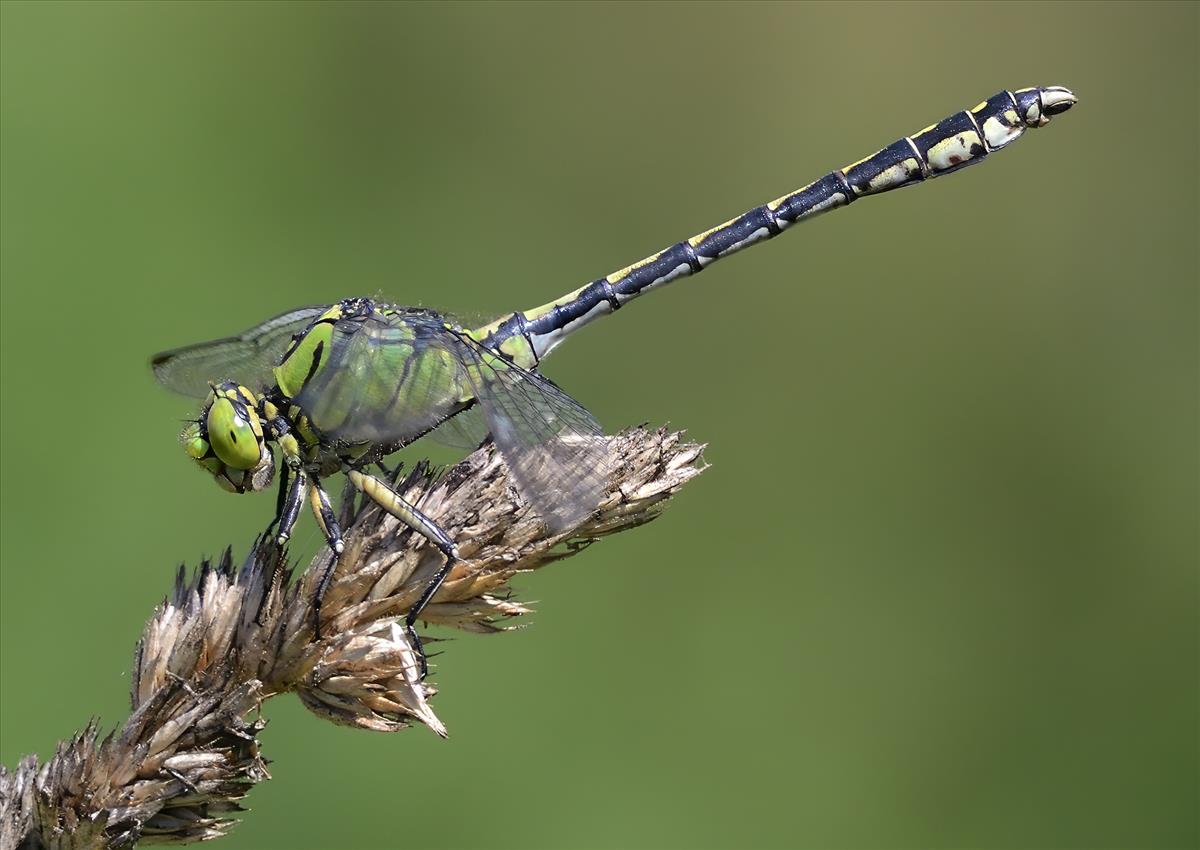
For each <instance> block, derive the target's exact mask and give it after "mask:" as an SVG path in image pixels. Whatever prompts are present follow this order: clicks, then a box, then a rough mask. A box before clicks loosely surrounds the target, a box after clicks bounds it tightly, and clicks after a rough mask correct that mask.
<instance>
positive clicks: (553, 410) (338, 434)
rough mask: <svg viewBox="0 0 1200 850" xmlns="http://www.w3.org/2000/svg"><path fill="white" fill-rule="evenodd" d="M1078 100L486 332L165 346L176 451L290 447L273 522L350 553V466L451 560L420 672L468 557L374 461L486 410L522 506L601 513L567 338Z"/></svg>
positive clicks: (992, 120)
mask: <svg viewBox="0 0 1200 850" xmlns="http://www.w3.org/2000/svg"><path fill="white" fill-rule="evenodd" d="M1075 103H1076V97H1075V95H1074V93H1073V92H1071V91H1070V90H1069V89H1067V88H1064V87H1062V86H1046V87H1040V88H1026V89H1019V90H1016V91H1011V92H1010V91H1001V92H999V93H997V94H995V95H993V96H992V97H990V98H988V99H987V100H985V101H983V102H982V103H980V104H978V105H977V106H975V107H973V108H971V109H968V110H963V111H961V112H956V113H954V114H953V115H951V116H949V117H948V118H945V119H944V120H942V121H939V122H938V123H936V124H933V125H930V126H929V127H926V128H925V129H924V130H921V131H920V132H918V133H916V134H915V135H912V136H905V137H903V138H901V139H900V140H898V141H896V142H894V143H892V144H890V145H888V146H887V147H885V148H883V149H882V150H880V151H878V152H876V153H874V154H872V155H871V156H868V157H866V158H865V159H861V160H859V161H857V162H854V163H852V164H851V165H847V166H846V167H845V168H841V169H838V170H836V171H832V172H830V173H829V174H826V175H825V176H824V177H822V178H820V179H819V180H817V181H815V182H813V183H810V184H808V185H807V186H804V187H803V188H801V189H798V190H796V191H793V192H790V193H788V194H786V195H782V196H781V197H778V198H776V199H775V200H773V201H770V202H768V203H766V204H762V205H761V206H757V207H754V208H753V209H751V210H750V211H748V212H746V213H743V214H742V215H740V216H738V217H736V218H733V219H730V220H729V221H727V222H725V223H724V224H720V225H717V226H716V227H713V228H710V229H708V230H705V231H703V232H701V233H699V234H697V235H695V236H692V237H691V238H689V239H684V240H683V241H680V242H676V243H675V244H673V245H671V246H669V247H667V248H665V249H664V250H662V251H659V252H658V253H656V254H653V255H651V256H649V257H646V258H645V259H643V260H640V261H638V262H636V263H633V264H632V265H629V266H626V267H624V268H622V269H620V270H618V271H615V272H613V273H612V274H609V275H607V276H605V277H602V278H598V279H596V280H593V281H591V282H590V283H588V284H586V285H584V286H582V287H580V288H578V289H575V290H574V291H572V292H569V293H568V294H566V295H564V296H562V297H560V298H558V299H556V300H554V301H551V302H548V303H546V304H543V305H541V306H539V307H534V308H533V309H530V310H521V311H517V312H514V313H511V314H506V315H503V316H501V317H500V318H499V319H497V320H495V321H493V322H491V323H489V324H486V325H483V326H480V327H465V326H463V325H462V324H461V323H459V322H456V321H455V320H453V319H452V318H450V317H448V316H445V315H443V314H441V313H438V312H437V311H434V310H430V309H426V308H419V307H403V306H397V305H393V304H388V303H383V302H381V301H378V300H374V299H371V298H365V297H356V298H347V299H345V300H342V301H339V302H338V303H336V304H333V305H320V306H312V307H302V308H299V309H295V310H290V311H288V312H286V313H283V314H281V315H278V316H275V317H274V318H271V319H268V320H267V321H265V322H263V323H261V324H259V325H256V326H255V327H253V328H250V329H249V330H247V331H245V332H243V333H240V334H238V335H236V336H232V337H226V338H223V339H217V340H213V341H211V342H203V343H199V344H196V345H189V346H185V347H183V348H177V349H173V350H171V351H165V352H162V353H160V354H157V355H155V356H154V357H153V359H152V361H151V368H152V370H153V372H154V375H155V377H156V378H157V380H158V381H159V383H161V384H162V385H163V386H165V387H167V388H168V389H171V390H174V391H176V392H179V393H182V394H184V395H188V396H193V397H196V398H199V399H203V403H202V406H201V409H200V414H199V416H198V417H197V418H196V419H194V420H189V421H188V422H187V424H186V426H185V427H184V429H183V432H182V434H181V435H180V441H181V443H182V444H183V448H184V449H185V451H186V452H187V454H188V455H189V456H190V457H191V458H192V459H193V460H194V461H195V462H196V463H197V464H199V466H200V467H201V468H203V469H204V470H206V471H207V472H208V473H209V474H211V475H212V476H213V477H214V478H215V479H216V481H217V483H218V484H219V485H220V486H221V487H222V488H224V489H225V490H228V491H230V492H234V493H248V492H258V491H261V490H264V489H266V488H267V487H269V486H270V485H271V483H272V481H273V480H274V476H275V467H276V459H275V454H274V451H273V448H272V447H274V449H277V450H278V452H279V454H280V456H281V458H282V461H281V462H280V463H279V469H280V473H279V477H280V482H279V487H278V491H277V492H278V496H277V501H276V511H275V518H274V520H273V521H272V522H271V525H270V526H268V530H271V529H274V531H275V539H276V540H277V541H278V543H279V544H280V545H283V544H284V543H286V542H287V540H288V539H289V537H290V535H291V534H292V530H293V528H294V526H295V524H296V521H297V519H298V517H299V516H300V514H301V513H302V511H303V507H304V503H305V502H308V504H309V505H310V507H311V510H312V513H313V515H314V516H315V518H316V521H317V524H318V526H319V527H320V529H321V532H322V534H323V535H324V536H325V539H326V541H327V543H328V545H329V547H330V548H331V549H332V550H333V551H334V552H335V553H340V552H341V551H342V550H343V548H344V541H343V536H342V529H341V528H340V527H339V524H338V521H337V516H336V514H335V512H334V510H333V507H332V502H331V500H330V497H329V495H328V493H327V491H326V489H325V484H324V482H325V481H326V479H328V478H329V476H331V475H334V474H337V473H344V474H345V475H346V477H347V479H348V480H349V482H350V484H351V485H352V486H353V487H354V488H356V489H357V490H358V491H360V492H361V493H362V494H364V495H365V496H366V497H368V498H369V499H370V500H372V501H373V502H374V503H376V504H378V505H379V506H380V507H381V508H382V509H383V510H385V511H387V512H388V513H390V514H391V515H392V516H394V517H396V518H397V519H398V520H400V521H401V522H402V523H404V524H406V525H407V526H409V527H411V528H412V529H413V530H414V531H415V532H416V533H418V534H420V535H422V536H423V537H424V538H425V539H427V540H428V541H429V542H430V543H431V544H432V545H433V546H435V547H437V549H438V550H439V551H440V552H441V554H442V555H443V556H444V562H443V564H442V565H441V567H440V568H439V569H438V570H437V571H436V573H435V574H434V575H433V576H432V577H431V578H430V579H429V581H428V583H427V584H426V585H425V586H424V588H423V589H422V592H421V595H420V597H419V598H418V599H417V601H416V603H415V604H414V605H413V606H412V607H411V608H410V609H409V611H408V613H407V616H406V621H405V626H406V629H407V634H408V636H409V639H410V641H411V642H412V643H413V645H414V647H415V648H416V649H417V650H418V654H419V655H420V658H421V671H422V676H424V675H425V674H426V673H427V666H426V663H425V655H424V652H423V651H422V650H421V642H420V638H419V637H418V635H417V633H416V631H415V625H416V623H417V622H418V620H419V618H420V615H421V612H422V611H423V610H424V609H425V607H426V606H427V605H428V604H429V602H430V601H431V600H432V599H433V597H434V595H435V594H436V593H437V591H438V589H439V587H440V586H441V584H442V582H443V581H444V580H445V578H446V575H447V574H448V573H449V572H450V570H451V569H452V568H453V566H454V564H455V563H457V562H458V561H459V560H460V556H459V552H458V547H457V545H456V544H455V541H454V540H453V539H452V537H451V535H450V534H449V533H448V532H447V531H445V530H444V529H443V528H442V527H441V526H439V525H438V523H437V522H435V521H434V520H433V519H431V518H430V517H428V516H426V515H425V514H424V513H422V512H421V510H420V509H419V508H418V506H417V505H414V504H412V503H411V502H409V501H408V500H406V499H405V498H404V497H403V496H402V495H401V494H400V493H398V492H396V490H395V489H394V488H393V487H392V486H391V485H389V484H388V482H387V481H386V480H384V479H383V478H380V477H379V476H377V475H375V474H373V473H372V472H371V471H370V469H371V467H372V466H373V465H375V464H378V463H379V462H380V461H381V460H382V459H383V458H385V457H386V456H388V455H390V454H392V453H393V452H396V451H398V450H399V449H401V448H403V447H405V446H407V445H409V444H410V443H412V442H413V441H415V440H417V439H419V438H421V437H423V436H425V435H426V434H429V433H430V432H435V433H437V434H442V435H446V434H448V433H449V432H450V431H451V430H452V429H453V428H455V427H456V426H457V425H458V424H459V423H461V422H462V421H463V420H464V418H466V417H475V418H476V419H479V418H480V417H481V418H482V423H483V427H484V429H485V431H486V432H487V433H489V434H490V436H491V439H492V441H493V443H494V444H495V446H496V447H497V448H498V449H499V451H500V454H501V456H502V457H503V459H504V461H505V463H506V465H507V466H508V468H509V470H510V472H511V476H512V479H513V481H514V482H515V484H516V487H517V490H518V491H519V492H520V494H521V496H522V497H523V498H524V499H525V501H526V502H527V503H528V504H529V506H530V507H531V508H532V509H533V510H534V511H536V512H537V513H538V514H539V515H540V516H541V518H542V519H543V521H544V522H545V523H546V525H547V526H548V527H549V529H550V530H551V531H555V532H565V531H568V530H570V529H571V528H573V527H575V526H576V525H577V524H578V523H579V522H580V521H581V520H582V519H584V518H586V517H587V516H588V515H589V514H590V513H591V512H592V511H593V510H595V509H596V508H597V507H598V505H599V503H600V501H601V499H602V498H603V495H604V493H605V490H606V486H607V483H608V479H609V473H610V470H611V469H612V465H613V462H614V459H613V458H612V457H610V456H609V454H608V450H607V445H608V444H607V442H606V440H605V437H604V431H603V429H602V428H601V427H600V425H599V423H598V422H597V420H596V418H595V417H594V416H592V414H591V413H589V412H588V411H587V410H586V409H585V408H584V407H583V406H581V405H580V404H579V403H578V402H576V401H575V400H574V399H573V398H571V397H570V396H569V395H567V394H566V393H565V392H564V391H562V390H561V389H559V388H558V386H556V385H555V384H554V383H552V382H551V381H550V380H548V379H547V378H545V377H543V376H542V375H541V373H540V371H539V369H540V366H541V362H542V360H543V359H544V358H545V357H546V356H547V355H548V354H550V352H551V351H552V350H553V349H555V348H556V347H557V346H558V345H559V344H560V343H561V342H562V341H563V340H564V339H566V337H568V336H570V335H571V334H573V333H575V332H576V331H578V330H579V329H581V328H583V327H585V326H586V325H588V324H590V323H591V322H592V321H594V320H595V319H597V318H599V317H601V316H606V315H608V314H610V313H615V312H616V311H617V310H619V309H620V308H622V307H623V306H625V304H627V303H628V302H629V301H631V300H633V299H634V298H637V297H638V296H640V295H643V294H645V293H647V292H650V291H651V290H654V289H657V288H659V287H661V286H664V285H665V284H667V283H669V282H671V281H673V280H676V279H678V278H681V277H687V276H689V275H694V274H696V273H697V272H700V271H702V270H703V269H705V268H707V267H708V266H709V265H710V264H712V263H713V262H715V261H716V260H719V259H721V258H722V257H726V256H728V255H730V254H733V253H734V252H736V251H739V250H741V249H742V248H745V247H748V246H750V245H753V244H755V243H757V242H761V241H764V240H767V239H770V238H772V237H774V236H777V235H778V234H779V233H781V232H782V231H784V230H786V229H787V228H788V227H790V226H791V225H793V224H796V223H797V222H800V221H804V220H806V219H808V218H811V217H813V216H815V215H818V214H819V213H823V212H826V211H828V210H832V209H836V208H838V207H843V206H846V205H848V204H850V203H852V202H853V201H855V200H856V199H858V198H860V197H863V196H866V195H877V194H880V193H883V192H886V191H890V190H892V189H897V188H900V187H903V186H910V185H915V184H917V183H920V182H922V181H924V180H927V179H930V178H933V177H938V176H941V175H943V174H950V173H953V172H955V171H958V170H960V169H962V168H964V167H966V166H968V165H973V164H975V163H978V162H982V161H983V160H984V158H986V157H987V155H988V154H989V153H991V152H993V151H996V150H999V149H1001V148H1004V147H1007V146H1008V145H1010V144H1012V143H1013V142H1014V141H1016V140H1017V139H1018V138H1020V136H1021V135H1022V134H1023V133H1024V132H1025V131H1026V130H1028V129H1034V128H1038V127H1043V126H1045V125H1046V124H1047V123H1049V121H1050V119H1051V118H1052V117H1053V116H1055V115H1059V114H1061V113H1063V112H1065V111H1067V110H1068V109H1070V108H1071V107H1072V106H1073V105H1074V104H1075ZM470 430H471V429H469V428H463V429H461V431H462V432H464V433H470ZM331 573H332V568H331V569H330V570H329V574H331ZM329 574H327V575H326V577H325V581H327V580H328V578H329ZM325 581H323V582H322V589H321V590H320V591H319V592H318V595H317V598H318V604H319V599H320V595H321V593H323V590H324V584H325ZM318 619H319V617H318Z"/></svg>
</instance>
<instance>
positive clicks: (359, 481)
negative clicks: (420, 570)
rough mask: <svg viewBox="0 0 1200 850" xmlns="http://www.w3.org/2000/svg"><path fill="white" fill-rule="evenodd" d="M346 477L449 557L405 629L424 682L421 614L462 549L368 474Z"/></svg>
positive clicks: (355, 472) (349, 472)
mask: <svg viewBox="0 0 1200 850" xmlns="http://www.w3.org/2000/svg"><path fill="white" fill-rule="evenodd" d="M346 477H347V478H349V479H350V483H351V484H353V485H354V486H355V487H357V488H358V489H359V490H361V491H362V492H363V493H365V494H366V495H367V496H369V497H370V498H371V499H372V500H373V501H374V502H375V503H376V504H378V505H379V506H380V507H381V508H383V509H384V510H385V511H387V512H388V513H389V514H391V515H392V516H394V517H395V518H396V519H398V520H400V521H401V522H402V523H404V524H405V525H407V526H408V527H409V528H411V529H412V530H413V531H415V532H417V533H418V534H420V535H421V536H422V537H424V538H425V539H426V540H428V541H429V542H430V543H432V544H433V545H434V546H436V547H437V548H438V549H439V550H440V551H441V553H442V554H443V555H445V556H446V562H445V563H444V564H442V567H441V569H439V570H438V571H437V572H436V573H434V574H433V577H432V578H430V579H429V582H428V583H427V584H426V585H425V589H424V590H422V591H421V595H420V596H419V597H418V598H417V601H416V603H415V604H414V605H413V606H412V607H411V608H409V609H408V616H406V617H405V618H404V629H405V631H406V632H407V634H408V638H409V640H410V641H411V642H412V645H413V648H414V649H416V650H417V655H418V656H419V657H420V659H421V678H422V679H424V678H425V676H426V675H427V674H428V673H429V665H428V663H427V661H426V659H425V649H424V647H423V646H422V645H421V638H420V636H419V635H418V634H417V630H416V623H417V620H418V619H420V617H421V612H422V611H424V610H425V607H426V606H427V605H429V603H430V601H431V600H432V599H433V596H434V594H435V593H437V591H438V588H439V587H441V586H442V582H443V581H445V580H446V576H447V575H449V574H450V570H451V569H452V568H453V567H454V565H455V564H456V563H457V562H458V561H459V560H460V559H459V557H458V547H457V546H455V545H454V541H453V540H451V539H450V536H449V535H448V534H446V532H445V531H443V530H442V529H441V527H440V526H439V525H438V524H437V523H436V522H434V521H433V520H431V519H430V518H429V517H427V516H425V514H423V513H421V512H420V511H419V510H417V508H416V507H415V506H414V505H412V504H410V503H409V502H407V501H406V500H405V499H404V498H402V497H401V496H400V494H399V493H397V492H396V491H395V490H393V489H392V488H391V487H389V486H388V485H387V484H385V483H384V482H383V481H381V480H379V479H378V478H376V477H375V476H374V475H367V474H365V473H363V472H360V471H359V470H357V469H349V470H347V471H346Z"/></svg>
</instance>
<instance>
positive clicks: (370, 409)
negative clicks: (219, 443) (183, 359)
mask: <svg viewBox="0 0 1200 850" xmlns="http://www.w3.org/2000/svg"><path fill="white" fill-rule="evenodd" d="M454 333H462V331H460V330H458V329H457V328H456V327H455V326H453V325H451V324H449V323H447V322H446V321H445V320H444V319H443V318H442V317H441V316H440V315H438V314H437V313H434V312H432V311H428V310H420V309H405V308H395V307H391V306H389V305H383V304H377V303H376V302H374V301H372V300H370V299H366V298H354V299H347V300H345V301H342V302H340V303H338V304H335V305H334V306H332V307H330V308H329V309H328V310H327V311H325V312H324V313H323V314H321V315H320V316H318V317H317V318H316V319H314V320H313V321H312V322H311V323H310V324H309V325H308V327H307V328H305V329H304V331H302V332H301V333H299V334H297V335H296V337H295V339H294V340H293V342H292V345H291V346H290V347H289V348H288V350H287V352H286V353H285V354H284V356H283V358H282V360H281V361H280V363H279V365H278V366H277V367H275V370H274V376H275V382H276V385H277V387H278V389H279V393H280V394H281V395H282V396H283V398H284V399H285V400H289V401H291V402H292V403H293V404H294V405H296V406H297V407H299V408H300V409H301V410H302V411H303V412H304V414H305V416H306V417H307V419H308V421H309V423H310V424H311V426H312V427H313V428H314V429H315V430H316V431H317V432H319V433H321V434H323V435H325V437H326V438H329V439H333V440H337V441H339V442H353V443H358V442H371V443H404V442H407V441H409V440H412V439H415V438H416V437H418V436H420V435H421V434H423V433H425V432H426V431H428V430H429V429H430V428H432V427H434V426H435V425H436V424H437V423H438V422H440V421H441V420H443V419H445V418H446V417H448V416H451V415H453V414H454V413H455V412H457V411H458V410H461V409H462V408H463V407H464V406H465V405H466V404H467V403H468V402H469V401H470V400H471V393H470V390H469V387H468V384H469V381H468V380H467V379H466V376H465V374H464V367H463V364H462V363H461V362H460V359H459V358H458V357H456V356H455V351H454V346H453V345H451V344H450V343H449V341H452V340H454V339H455V337H454V336H453V334H454Z"/></svg>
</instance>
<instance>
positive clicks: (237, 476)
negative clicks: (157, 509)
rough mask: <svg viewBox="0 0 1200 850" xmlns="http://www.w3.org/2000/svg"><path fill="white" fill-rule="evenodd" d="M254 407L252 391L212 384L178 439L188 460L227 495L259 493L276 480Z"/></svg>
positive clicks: (228, 384)
mask: <svg viewBox="0 0 1200 850" xmlns="http://www.w3.org/2000/svg"><path fill="white" fill-rule="evenodd" d="M257 405H258V399H257V398H256V397H255V395H254V393H252V392H250V390H248V389H246V388H245V387H243V386H239V385H238V384H237V383H236V382H235V381H224V382H222V383H220V384H214V385H213V387H212V391H211V392H210V393H209V394H208V398H207V399H206V400H205V402H204V407H203V408H202V409H201V411H200V416H199V418H198V419H196V420H195V421H194V422H189V423H188V424H187V425H186V426H185V427H184V429H183V432H182V433H181V434H180V435H179V441H180V443H181V444H182V445H183V449H184V451H186V452H187V454H188V456H189V457H191V458H192V459H193V460H195V461H196V463H198V464H199V465H200V468H201V469H204V470H205V471H206V472H209V473H211V474H212V476H213V478H214V479H216V482H217V484H219V485H220V486H221V488H222V489H223V490H228V491H229V492H231V493H245V492H247V491H250V492H255V491H258V490H263V489H265V488H266V487H268V486H270V484H271V480H272V479H273V478H274V476H275V456H274V454H273V453H272V452H271V448H270V446H268V445H267V442H266V439H265V438H264V435H263V428H262V420H261V418H260V417H259V415H258V410H257V409H256V408H257Z"/></svg>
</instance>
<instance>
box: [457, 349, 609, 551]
mask: <svg viewBox="0 0 1200 850" xmlns="http://www.w3.org/2000/svg"><path fill="white" fill-rule="evenodd" d="M454 336H455V338H457V339H458V341H459V345H460V349H461V352H462V359H463V363H464V366H465V368H466V373H467V375H468V378H469V380H470V382H471V384H472V386H473V388H474V391H475V395H476V398H477V399H478V400H479V406H480V408H481V409H482V411H483V415H484V418H485V419H486V421H487V424H488V428H489V429H490V430H491V433H492V438H493V439H494V440H495V441H496V446H497V447H498V448H499V449H500V453H501V454H502V455H503V456H504V461H505V463H506V464H507V465H508V468H509V471H510V472H511V473H512V475H513V478H514V479H515V480H516V482H517V486H518V487H519V489H520V491H521V494H522V495H523V496H524V497H525V499H526V500H527V501H528V502H529V503H530V504H531V505H533V507H534V509H535V510H537V512H538V513H539V514H541V516H542V518H543V519H545V521H546V523H547V525H549V526H550V528H551V529H552V530H555V531H560V530H563V529H566V528H569V527H571V526H573V525H576V524H577V523H579V522H580V521H581V520H582V519H584V518H585V517H586V516H587V515H588V514H589V513H591V512H592V511H593V510H595V509H596V506H597V505H598V504H600V500H601V498H603V496H604V493H605V490H606V489H607V487H608V482H609V479H610V477H611V470H612V456H611V453H610V451H609V442H608V440H607V439H606V438H605V436H604V429H603V428H601V427H600V423H599V422H597V421H596V418H595V417H594V416H592V414H591V413H589V412H588V411H587V410H586V409H584V408H583V406H582V405H580V404H579V402H577V401H575V399H573V398H571V397H570V396H569V395H567V394H566V393H564V392H563V391H562V390H560V389H559V388H558V387H557V386H555V385H554V384H553V383H552V382H550V381H549V380H547V379H546V378H544V377H542V376H541V375H539V374H537V373H536V372H529V371H526V370H525V369H522V368H520V367H518V366H515V365H513V364H512V363H510V362H509V361H507V360H505V359H504V358H502V357H500V356H499V355H497V354H496V353H495V352H493V351H490V350H489V349H487V348H484V347H483V346H481V345H479V344H478V343H477V342H475V341H474V340H472V339H471V338H470V337H467V336H465V335H459V334H454Z"/></svg>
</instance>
